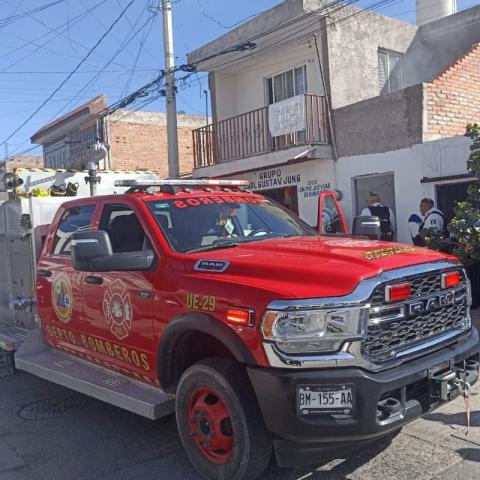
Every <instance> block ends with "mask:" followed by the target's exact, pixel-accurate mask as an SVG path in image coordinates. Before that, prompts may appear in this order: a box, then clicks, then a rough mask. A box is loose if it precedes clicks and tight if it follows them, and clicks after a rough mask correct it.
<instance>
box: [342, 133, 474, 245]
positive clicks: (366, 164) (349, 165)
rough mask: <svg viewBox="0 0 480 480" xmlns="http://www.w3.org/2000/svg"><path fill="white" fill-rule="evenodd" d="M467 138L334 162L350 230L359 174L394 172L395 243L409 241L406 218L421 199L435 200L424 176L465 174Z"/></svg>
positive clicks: (468, 140) (414, 209)
mask: <svg viewBox="0 0 480 480" xmlns="http://www.w3.org/2000/svg"><path fill="white" fill-rule="evenodd" d="M470 144H471V141H470V139H468V138H466V137H454V138H447V139H442V140H437V141H434V142H428V143H424V144H421V145H414V146H412V147H410V148H406V149H402V150H396V151H393V152H386V153H379V154H370V155H358V156H355V157H343V158H340V159H339V160H338V162H337V179H338V180H337V188H338V189H339V190H341V191H342V192H343V195H344V197H343V200H342V202H341V204H342V208H343V210H344V213H345V216H346V217H347V222H348V225H349V227H351V225H352V219H353V216H354V213H355V205H354V201H355V200H354V197H355V192H354V182H353V179H354V178H355V177H360V176H362V175H371V174H381V173H390V172H393V173H394V180H395V203H396V217H397V230H398V241H403V242H410V234H409V231H408V223H407V219H408V217H409V216H410V215H411V214H412V213H418V205H419V203H420V200H421V199H422V198H423V197H430V198H433V199H434V200H435V185H439V184H440V183H446V182H437V183H421V179H422V178H424V177H427V178H431V177H443V176H448V175H458V174H465V173H467V159H468V156H469V153H470V151H469V148H468V147H469V145H470Z"/></svg>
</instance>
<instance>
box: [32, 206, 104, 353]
mask: <svg viewBox="0 0 480 480" xmlns="http://www.w3.org/2000/svg"><path fill="white" fill-rule="evenodd" d="M95 208H96V205H95V204H91V205H85V204H82V205H81V206H75V207H70V208H68V209H62V208H61V209H60V211H59V213H58V215H59V216H60V218H59V220H58V221H57V222H55V221H54V223H53V225H55V224H57V227H56V229H55V232H54V233H53V234H51V235H50V237H49V238H48V240H47V242H46V244H45V247H44V250H43V253H42V255H41V256H40V258H39V261H38V266H37V278H36V290H37V305H38V313H39V315H40V319H41V323H42V328H43V330H44V332H45V333H46V335H47V338H48V339H49V340H50V342H52V343H54V344H56V345H57V346H59V347H61V348H63V349H71V348H75V345H76V344H77V339H78V338H79V329H80V328H81V323H82V314H83V276H84V274H83V273H82V272H78V271H77V270H75V269H74V268H73V266H72V260H71V256H70V237H71V235H72V234H73V233H74V232H76V231H78V230H84V229H89V228H92V223H93V219H94V214H95Z"/></svg>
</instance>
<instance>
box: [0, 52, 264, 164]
mask: <svg viewBox="0 0 480 480" xmlns="http://www.w3.org/2000/svg"><path fill="white" fill-rule="evenodd" d="M252 48H256V45H255V44H254V43H252V42H248V43H239V44H238V45H235V46H233V47H230V48H227V49H225V50H222V51H221V52H218V53H216V54H213V55H209V56H208V57H205V58H202V59H200V60H198V61H197V62H195V63H193V64H183V65H179V66H176V67H174V68H173V69H172V72H173V73H176V72H179V71H182V72H185V73H186V75H185V76H184V77H182V78H180V79H179V81H180V82H182V81H185V80H187V79H188V78H189V77H190V76H192V75H195V74H196V71H197V66H198V65H199V64H200V63H202V62H204V61H206V60H210V59H211V58H213V57H218V56H221V55H226V54H228V53H233V52H243V51H245V50H249V49H252ZM165 76H166V72H165V71H164V70H162V71H161V72H160V74H159V75H158V76H157V78H155V79H154V80H152V81H151V82H149V83H147V84H146V85H144V86H143V87H140V88H139V89H137V90H136V91H135V92H133V93H131V94H130V95H127V96H126V97H124V98H121V99H120V100H118V101H117V102H115V103H113V104H112V105H110V106H108V107H107V108H105V109H104V110H102V111H101V112H99V113H97V114H96V115H94V116H93V118H101V117H104V116H105V115H108V114H112V113H114V112H116V111H118V110H120V109H123V108H125V107H127V106H129V105H131V104H133V103H135V102H136V101H137V100H138V99H141V98H143V99H144V100H142V104H141V107H143V106H146V105H148V104H150V103H152V102H154V101H155V100H156V99H157V98H160V97H162V96H163V95H162V92H161V91H160V87H161V86H163V84H164V81H165ZM17 131H18V129H17ZM14 133H16V132H14ZM9 138H11V136H10V137H9ZM7 140H8V139H7ZM7 140H5V141H7ZM5 141H4V142H5ZM4 142H2V143H4ZM24 143H25V142H24ZM24 143H23V144H24ZM23 144H22V145H23ZM34 148H38V145H37V146H35V147H32V148H30V149H28V150H26V151H22V152H21V153H19V152H18V151H15V152H13V154H14V155H23V154H25V153H28V152H29V151H31V150H33V149H34Z"/></svg>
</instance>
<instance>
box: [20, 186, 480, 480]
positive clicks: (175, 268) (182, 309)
mask: <svg viewBox="0 0 480 480" xmlns="http://www.w3.org/2000/svg"><path fill="white" fill-rule="evenodd" d="M117 185H118V186H121V187H128V188H129V190H128V191H127V193H125V194H120V195H105V196H97V197H87V198H79V199H75V200H72V201H69V202H65V203H63V204H62V205H61V206H60V208H59V210H58V212H57V214H56V216H55V218H54V220H53V222H52V224H51V227H50V230H49V232H48V235H47V236H46V238H45V242H44V245H43V249H42V252H41V255H40V258H39V260H38V264H37V270H36V305H37V309H38V316H39V319H40V328H39V329H37V330H35V331H34V332H33V333H32V334H30V336H29V337H28V338H27V339H26V340H25V341H24V343H23V344H22V346H21V347H20V349H19V350H18V351H17V353H16V366H17V368H19V369H22V370H25V371H28V372H30V373H32V374H34V375H38V376H40V377H42V378H45V379H48V380H51V381H53V382H56V383H59V384H61V385H64V386H67V387H69V388H72V389H75V390H77V391H80V392H82V393H85V394H87V395H91V396H93V397H95V398H98V399H101V400H104V401H106V402H109V403H111V404H113V405H117V406H119V407H122V408H125V409H127V410H129V411H132V412H135V413H138V414H140V415H143V416H146V417H148V418H151V419H157V418H159V417H161V416H164V415H167V414H171V413H174V412H175V414H176V419H177V424H178V429H179V433H180V437H181V440H182V443H183V446H184V448H185V450H186V452H187V455H188V457H189V458H190V460H191V462H192V464H193V465H194V467H195V468H196V469H197V470H198V471H199V473H200V474H201V475H203V476H204V477H205V478H208V479H212V480H217V479H218V480H220V479H232V480H253V479H255V478H257V477H258V476H259V475H260V474H261V473H262V472H263V471H264V470H265V468H266V467H267V465H268V464H269V462H270V459H271V456H272V451H274V453H275V456H276V459H277V462H278V463H279V464H280V465H281V466H294V465H301V464H309V463H315V462H316V461H320V460H321V459H322V458H323V455H325V454H329V455H333V456H334V455H335V452H337V453H338V452H339V450H340V449H344V448H347V447H351V446H354V445H358V444H359V443H360V442H364V441H367V440H370V439H374V438H377V437H379V436H382V435H386V434H388V433H391V432H394V431H396V430H398V429H400V428H401V427H402V426H403V425H405V424H406V423H408V422H410V421H411V420H413V419H415V418H418V417H419V416H421V415H424V414H425V413H427V412H429V411H431V410H432V409H434V408H436V407H437V406H438V405H440V404H442V403H443V402H446V401H449V400H451V399H452V398H454V397H456V396H458V394H459V387H461V385H462V384H466V383H468V384H469V385H473V384H474V383H475V382H477V380H478V374H479V363H478V362H479V337H478V332H477V331H476V329H475V328H473V327H472V325H471V321H470V303H469V302H470V300H469V298H470V291H469V281H468V279H467V277H466V274H465V270H464V269H463V268H462V266H461V265H460V264H459V263H458V260H457V259H455V258H454V257H451V256H448V255H444V254H441V253H438V252H434V251H430V250H426V249H421V248H418V247H414V246H411V245H403V244H394V243H386V242H381V241H378V240H372V239H369V238H353V237H349V236H347V235H345V234H346V232H347V228H346V224H345V222H344V220H343V217H342V215H341V211H340V208H339V206H338V203H337V202H336V199H335V196H334V195H333V194H331V193H330V194H326V195H324V196H323V197H322V198H321V199H320V208H319V222H318V223H319V230H320V235H319V232H318V231H316V230H314V229H312V228H311V227H310V226H308V225H307V224H306V223H304V222H303V221H302V220H300V219H299V218H298V217H296V216H295V215H293V214H292V213H291V212H289V211H288V210H286V209H285V208H283V207H282V206H280V205H278V204H276V203H275V202H274V201H272V200H270V199H268V198H266V197H264V196H262V195H259V194H254V193H251V192H249V191H246V190H245V188H244V187H245V185H244V183H243V182H241V181H207V180H204V181H181V180H179V181H152V180H144V181H138V180H136V181H135V180H129V181H128V182H122V181H120V182H117ZM327 207H328V209H327ZM327 210H328V211H327ZM462 382H463V383H462Z"/></svg>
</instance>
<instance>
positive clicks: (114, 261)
mask: <svg viewBox="0 0 480 480" xmlns="http://www.w3.org/2000/svg"><path fill="white" fill-rule="evenodd" d="M70 245H71V251H72V263H73V268H75V270H80V271H81V272H128V271H141V270H150V269H151V268H152V266H153V265H154V263H155V253H154V252H153V250H151V249H146V248H144V249H143V250H138V251H135V252H125V253H113V250H112V244H111V242H110V237H109V236H108V233H107V232H105V231H103V230H86V231H84V232H76V233H74V234H73V235H72V240H71V243H70Z"/></svg>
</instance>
